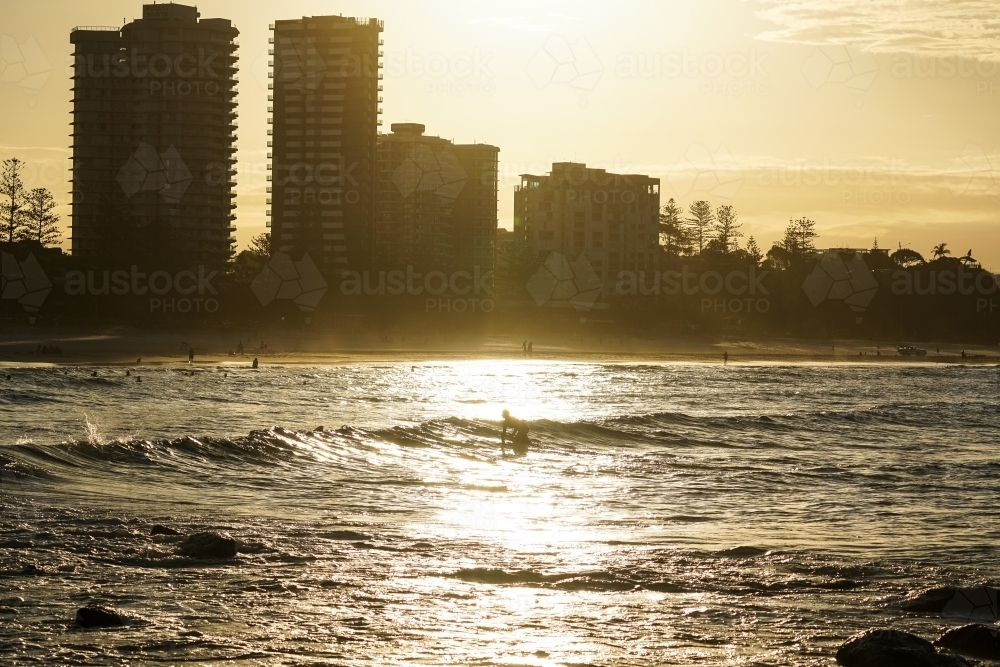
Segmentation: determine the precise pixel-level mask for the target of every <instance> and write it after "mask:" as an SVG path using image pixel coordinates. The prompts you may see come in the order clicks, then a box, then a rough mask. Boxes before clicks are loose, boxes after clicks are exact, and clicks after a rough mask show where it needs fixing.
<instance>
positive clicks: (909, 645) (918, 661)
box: [837, 630, 971, 667]
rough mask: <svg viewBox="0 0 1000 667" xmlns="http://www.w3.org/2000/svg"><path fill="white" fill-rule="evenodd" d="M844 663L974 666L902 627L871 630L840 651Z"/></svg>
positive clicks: (857, 666) (848, 666)
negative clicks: (904, 630)
mask: <svg viewBox="0 0 1000 667" xmlns="http://www.w3.org/2000/svg"><path fill="white" fill-rule="evenodd" d="M837 662H838V663H839V664H841V665H844V667H971V666H970V665H969V663H968V662H966V661H965V660H964V659H962V658H960V657H958V656H951V655H946V654H943V653H938V652H937V651H936V650H935V648H934V645H933V644H931V643H930V642H929V641H927V640H926V639H921V638H920V637H917V636H916V635H911V634H910V633H908V632H901V631H899V630H868V631H866V632H862V633H861V634H859V635H854V636H853V637H851V638H850V639H848V640H847V641H846V642H844V645H843V646H841V647H840V649H839V650H838V651H837Z"/></svg>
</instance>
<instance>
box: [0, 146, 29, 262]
mask: <svg viewBox="0 0 1000 667" xmlns="http://www.w3.org/2000/svg"><path fill="white" fill-rule="evenodd" d="M22 169H24V163H23V162H21V161H20V160H18V159H17V158H16V157H12V158H9V159H7V160H4V161H3V166H2V167H0V196H3V197H6V198H7V201H5V202H0V222H2V224H3V233H4V235H5V236H6V237H7V243H13V242H14V241H15V239H17V238H19V237H20V236H21V230H22V228H23V227H24V223H25V204H26V202H25V199H26V197H27V194H26V193H25V191H24V181H23V180H22V179H21V170H22Z"/></svg>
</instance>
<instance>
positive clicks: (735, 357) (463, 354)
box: [0, 325, 1000, 365]
mask: <svg viewBox="0 0 1000 667" xmlns="http://www.w3.org/2000/svg"><path fill="white" fill-rule="evenodd" d="M526 341H531V342H532V354H531V358H532V359H540V360H564V361H586V362H595V361H597V362H611V363H614V362H620V363H630V362H632V363H634V362H669V361H676V362H716V363H723V361H724V355H728V362H729V363H747V362H774V363H829V362H837V363H931V364H934V363H997V362H1000V347H996V346H986V345H974V344H960V343H953V342H947V343H937V342H920V343H911V342H910V341H871V340H858V339H835V340H810V339H800V338H760V339H754V338H737V337H722V336H705V335H701V336H694V335H692V336H683V337H675V338H669V339H668V338H662V337H660V338H646V337H638V336H630V335H586V336H568V335H558V334H555V335H553V334H549V335H544V334H543V335H540V336H531V335H530V334H520V335H515V334H483V335H478V336H472V335H460V334H448V333H437V334H436V335H435V334H430V335H428V334H424V333H420V332H417V333H413V332H410V333H407V332H399V333H391V334H388V335H379V334H375V333H368V332H358V333H353V334H343V333H337V332H333V333H331V332H327V331H322V332H320V331H314V330H308V329H307V330H291V329H279V328H272V329H260V330H258V331H247V330H243V329H223V328H211V329H209V328H203V329H174V330H149V329H139V328H135V327H106V328H97V327H94V328H89V329H84V328H80V327H74V328H69V327H66V328H61V327H47V328H40V327H31V326H23V325H22V326H14V327H9V328H8V330H7V331H5V332H4V333H3V335H2V336H0V363H4V364H12V363H13V364H46V363H51V364H88V363H95V364H107V365H115V364H120V365H128V364H135V363H136V360H138V359H142V363H143V364H173V363H184V364H186V363H187V362H188V353H189V350H190V349H191V348H193V349H194V354H195V359H194V363H196V364H249V363H251V362H252V360H253V359H254V358H255V357H256V358H258V359H259V361H260V363H266V364H342V363H354V362H372V361H414V362H426V361H435V360H461V359H524V358H526V357H527V356H528V355H526V354H525V352H524V350H523V349H522V347H523V344H524V343H525V342H526ZM241 342H242V344H243V348H244V351H243V354H242V355H239V354H237V353H236V350H237V346H238V344H239V343H241ZM911 344H912V345H916V346H917V347H920V348H922V349H925V350H926V351H927V354H926V356H903V355H900V354H899V352H898V351H897V346H899V345H911ZM44 347H48V348H58V349H59V350H60V351H61V352H59V353H52V352H48V353H46V352H44V351H43V350H40V348H44ZM963 352H964V353H965V356H964V357H963Z"/></svg>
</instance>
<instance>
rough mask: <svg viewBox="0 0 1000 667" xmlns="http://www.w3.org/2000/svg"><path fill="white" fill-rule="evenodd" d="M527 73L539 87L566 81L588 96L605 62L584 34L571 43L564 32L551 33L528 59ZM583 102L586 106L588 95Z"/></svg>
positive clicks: (595, 84) (568, 84) (583, 98)
mask: <svg viewBox="0 0 1000 667" xmlns="http://www.w3.org/2000/svg"><path fill="white" fill-rule="evenodd" d="M527 72H528V76H529V77H530V78H531V81H532V82H533V83H534V84H535V87H536V88H538V89H539V90H541V89H542V88H545V87H547V86H549V85H550V84H565V85H567V86H569V87H570V88H571V89H572V90H573V91H575V92H576V93H577V94H580V95H587V94H588V93H590V92H591V91H592V90H593V89H594V87H595V86H597V82H598V81H599V80H600V78H601V74H603V73H604V65H602V64H601V60H600V58H598V57H597V53H595V52H594V49H593V48H592V47H591V46H590V42H588V41H587V39H586V38H585V37H580V38H578V39H577V40H576V41H573V42H571V41H569V40H568V39H567V38H566V37H563V36H562V35H549V37H548V39H546V40H545V44H543V45H542V47H541V48H540V49H539V50H538V51H537V52H536V53H535V55H534V56H533V57H532V59H531V60H530V61H529V62H528V67H527ZM580 104H581V105H582V106H586V104H587V100H586V98H585V97H582V98H581V99H580Z"/></svg>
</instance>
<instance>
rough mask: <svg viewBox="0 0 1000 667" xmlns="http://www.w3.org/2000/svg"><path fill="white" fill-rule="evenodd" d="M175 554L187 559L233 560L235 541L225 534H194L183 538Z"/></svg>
mask: <svg viewBox="0 0 1000 667" xmlns="http://www.w3.org/2000/svg"><path fill="white" fill-rule="evenodd" d="M177 553H178V554H180V555H181V556H187V557H188V558H235V557H236V540H234V539H233V538H232V537H230V536H229V535H227V534H226V533H194V534H193V535H188V536H187V537H186V538H184V541H183V542H181V543H180V545H179V546H178V547H177Z"/></svg>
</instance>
